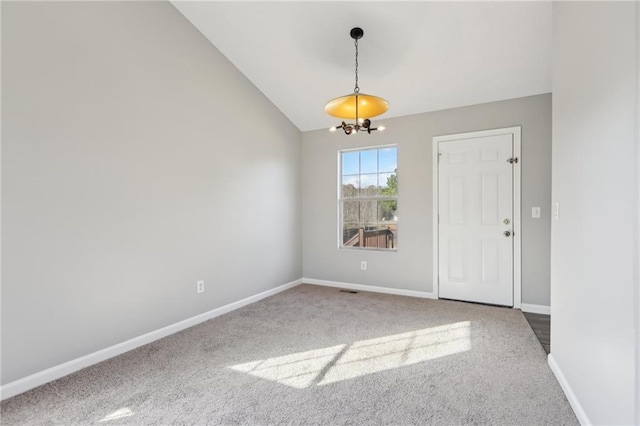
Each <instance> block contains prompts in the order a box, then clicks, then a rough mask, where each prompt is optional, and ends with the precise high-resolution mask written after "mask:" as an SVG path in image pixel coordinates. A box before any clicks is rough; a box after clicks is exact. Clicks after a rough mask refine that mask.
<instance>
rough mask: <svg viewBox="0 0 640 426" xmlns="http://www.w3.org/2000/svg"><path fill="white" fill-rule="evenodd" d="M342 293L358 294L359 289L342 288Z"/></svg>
mask: <svg viewBox="0 0 640 426" xmlns="http://www.w3.org/2000/svg"><path fill="white" fill-rule="evenodd" d="M340 292H341V293H351V294H358V292H357V291H355V290H340Z"/></svg>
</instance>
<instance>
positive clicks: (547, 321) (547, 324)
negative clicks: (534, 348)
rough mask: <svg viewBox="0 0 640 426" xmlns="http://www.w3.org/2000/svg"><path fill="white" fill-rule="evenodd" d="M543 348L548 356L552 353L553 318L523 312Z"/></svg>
mask: <svg viewBox="0 0 640 426" xmlns="http://www.w3.org/2000/svg"><path fill="white" fill-rule="evenodd" d="M523 314H524V317H525V318H526V320H527V322H528V323H529V325H530V326H531V329H532V330H533V332H534V333H535V335H536V337H537V338H538V340H539V341H540V344H541V345H542V348H543V349H544V351H545V352H546V353H547V354H548V353H550V352H551V338H550V337H551V316H550V315H542V314H532V313H529V312H523Z"/></svg>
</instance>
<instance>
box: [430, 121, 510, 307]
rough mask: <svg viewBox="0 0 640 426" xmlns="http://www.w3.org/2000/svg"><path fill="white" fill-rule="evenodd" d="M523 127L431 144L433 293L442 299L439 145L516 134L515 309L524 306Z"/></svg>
mask: <svg viewBox="0 0 640 426" xmlns="http://www.w3.org/2000/svg"><path fill="white" fill-rule="evenodd" d="M521 132H522V128H521V126H515V127H505V128H501V129H491V130H481V131H477V132H467V133H457V134H452V135H442V136H434V137H433V141H432V159H431V166H432V170H433V187H432V189H433V220H432V221H433V290H432V291H433V294H434V296H435V297H436V298H440V296H439V293H440V285H439V275H440V271H439V258H438V254H439V253H438V241H439V238H440V236H439V227H438V211H439V206H438V198H439V197H438V195H439V194H438V188H439V186H438V176H439V173H438V144H439V143H440V142H447V141H452V140H463V139H476V138H483V137H486V136H498V135H513V156H514V157H516V158H517V159H518V163H517V165H516V166H515V167H514V171H513V307H514V309H521V307H522V238H521V234H522V227H521V223H522V213H521V206H520V202H521V197H520V191H521V186H520V182H521V170H522V155H521Z"/></svg>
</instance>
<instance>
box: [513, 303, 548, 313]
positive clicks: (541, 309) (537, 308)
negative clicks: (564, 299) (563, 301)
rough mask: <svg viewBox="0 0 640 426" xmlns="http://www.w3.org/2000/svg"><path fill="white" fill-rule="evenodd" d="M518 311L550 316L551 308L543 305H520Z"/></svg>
mask: <svg viewBox="0 0 640 426" xmlns="http://www.w3.org/2000/svg"><path fill="white" fill-rule="evenodd" d="M520 310H521V311H522V312H529V313H531V314H543V315H551V306H545V305H531V304H529V303H522V304H521V305H520Z"/></svg>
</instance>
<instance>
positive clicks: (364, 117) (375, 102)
mask: <svg viewBox="0 0 640 426" xmlns="http://www.w3.org/2000/svg"><path fill="white" fill-rule="evenodd" d="M363 35H364V31H362V28H358V27H356V28H353V29H351V38H352V39H354V40H355V47H356V85H355V87H354V89H353V93H351V94H349V95H345V96H340V97H339V98H335V99H332V100H330V101H329V102H327V105H325V107H324V110H325V111H326V112H327V114H329V115H331V116H333V117H337V118H344V119H347V120H354V123H346V122H345V121H343V122H342V124H340V125H339V126H335V127H332V128H331V129H329V130H330V131H335V130H337V129H342V130H344V132H345V134H347V135H351V134H355V133H358V132H359V131H366V132H367V133H371V132H372V131H373V130H384V127H383V126H380V127H371V120H370V119H371V118H372V117H377V116H378V115H381V114H384V113H385V112H387V110H388V109H389V103H388V102H387V101H386V100H384V99H382V98H380V97H378V96H373V95H366V94H364V93H360V87H359V86H358V40H359V39H361V38H362V36H363Z"/></svg>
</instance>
